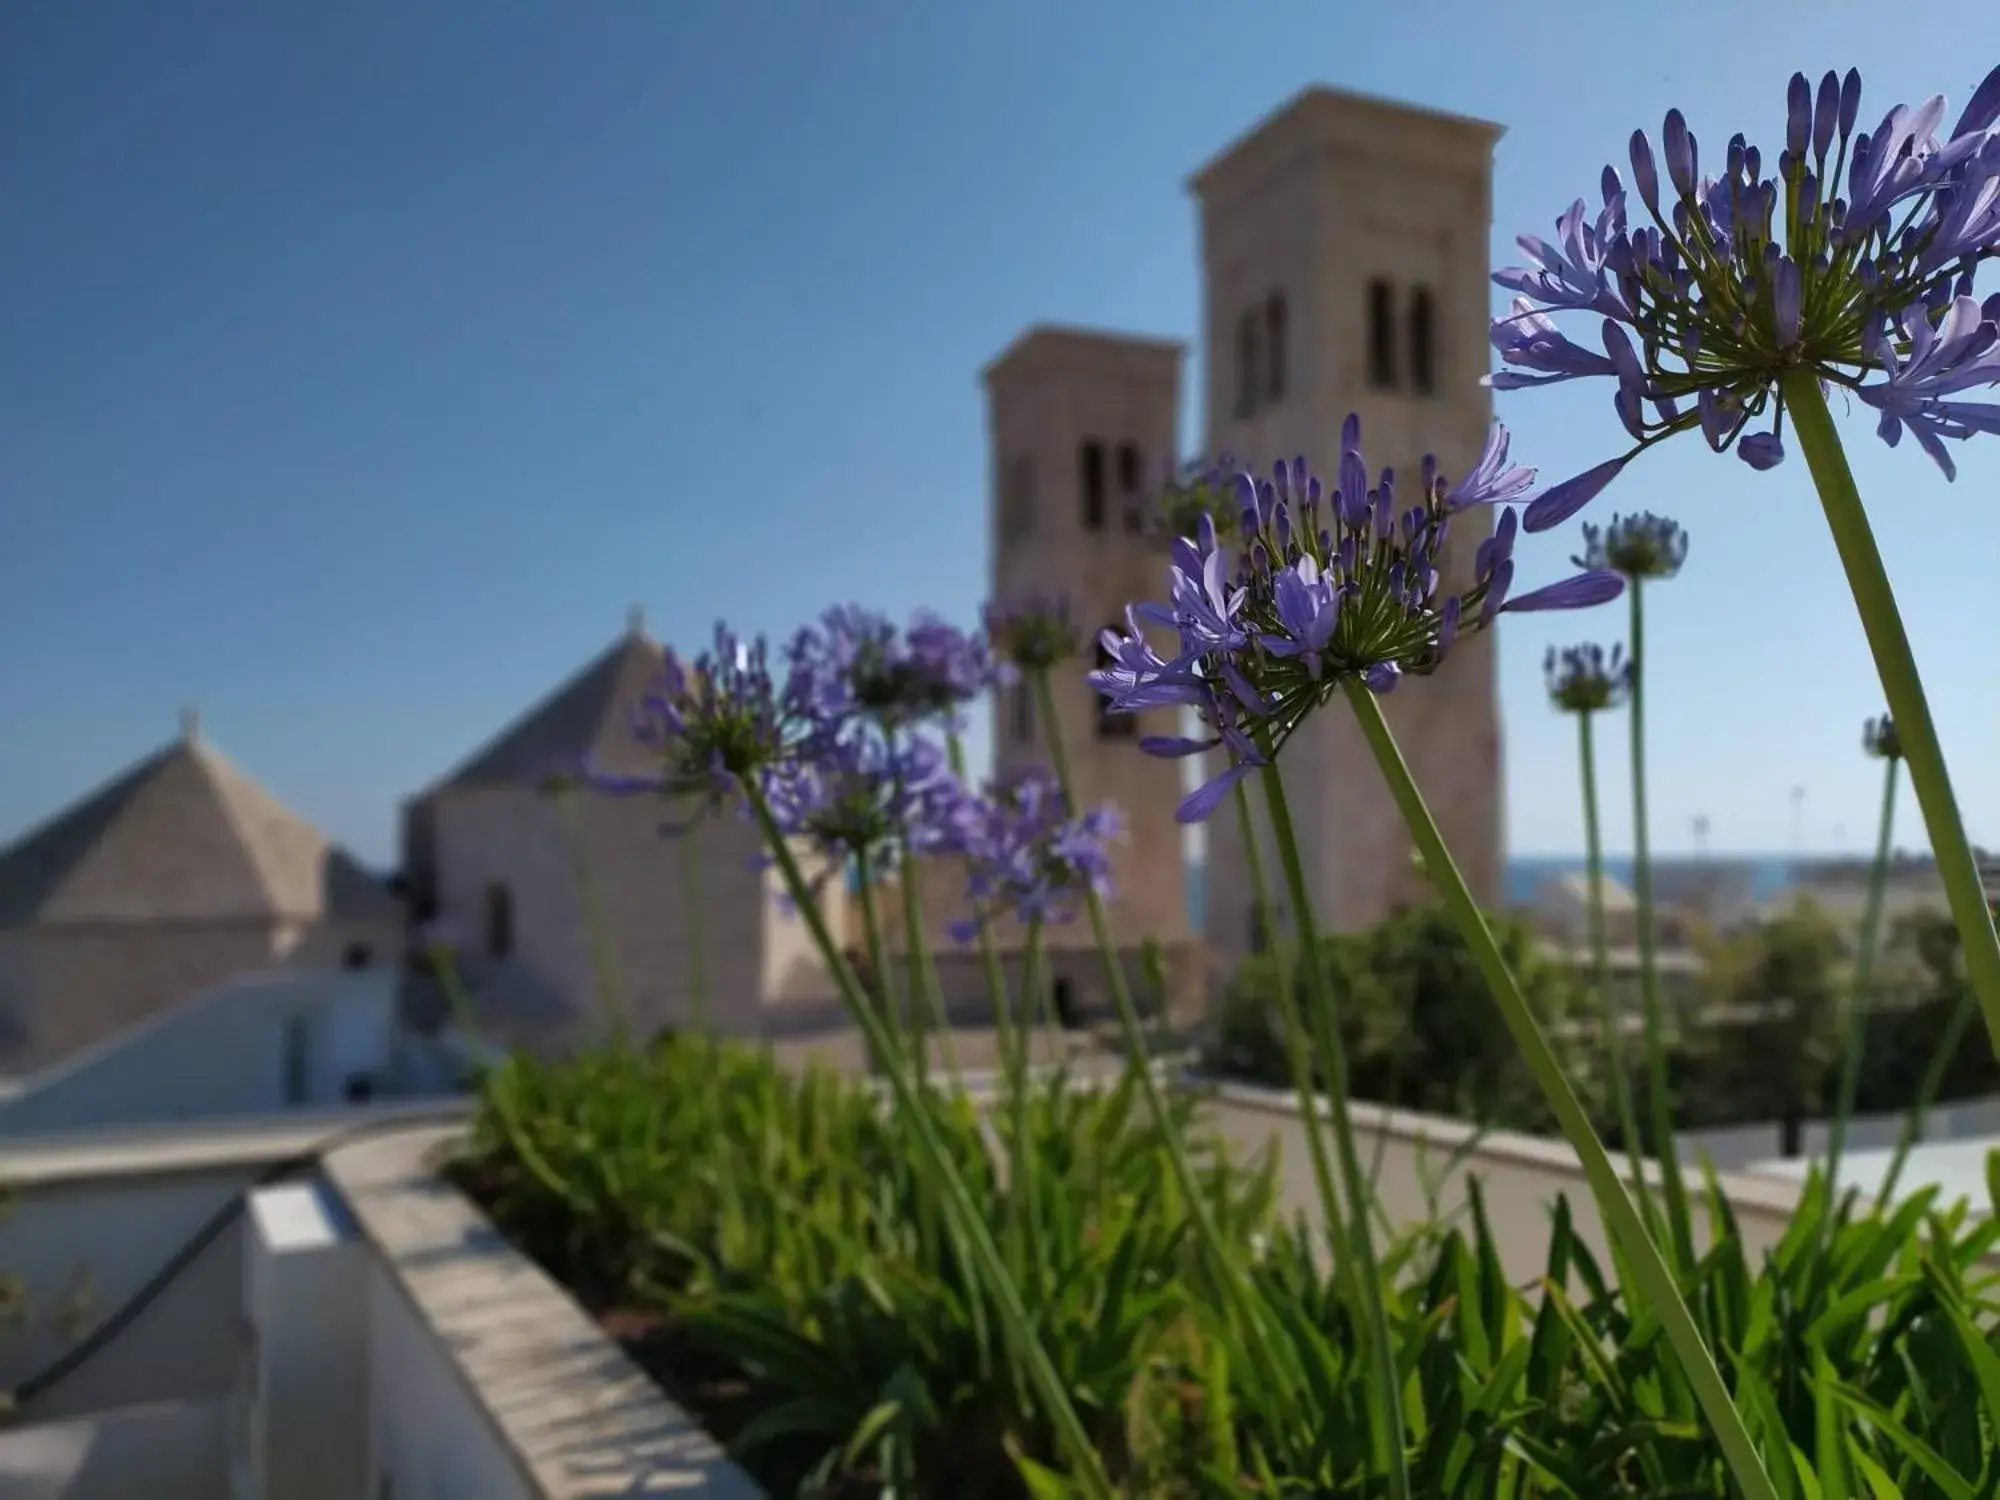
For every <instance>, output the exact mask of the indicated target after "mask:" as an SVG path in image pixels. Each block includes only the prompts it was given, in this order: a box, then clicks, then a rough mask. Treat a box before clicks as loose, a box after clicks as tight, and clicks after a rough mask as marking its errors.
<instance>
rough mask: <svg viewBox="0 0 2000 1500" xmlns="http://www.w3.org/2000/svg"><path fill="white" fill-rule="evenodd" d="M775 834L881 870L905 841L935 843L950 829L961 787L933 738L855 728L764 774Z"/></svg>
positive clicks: (914, 845) (915, 847) (916, 845)
mask: <svg viewBox="0 0 2000 1500" xmlns="http://www.w3.org/2000/svg"><path fill="white" fill-rule="evenodd" d="M763 787H764V796H765V799H766V801H767V802H768V803H769V805H770V808H771V816H772V819H773V821H774V822H776V824H777V825H778V831H779V832H780V833H782V834H784V835H785V837H787V838H790V839H800V840H803V841H805V842H806V843H809V844H810V845H812V846H813V848H814V849H815V850H816V851H817V852H819V853H821V854H823V855H826V856H827V857H829V858H831V859H835V860H839V861H842V862H845V861H847V860H849V859H866V860H869V861H870V862H871V863H873V864H874V865H875V866H876V867H877V868H882V867H884V866H885V865H886V864H887V862H888V860H889V858H890V856H891V855H892V854H893V853H895V852H897V851H899V850H900V849H902V848H903V847H904V846H905V845H906V844H907V846H908V847H909V848H910V849H911V850H912V851H913V852H918V853H921V852H924V851H926V850H928V849H930V848H933V847H935V846H936V845H937V844H938V842H939V841H940V840H941V839H943V838H944V837H945V836H946V834H947V822H948V819H949V817H950V815H951V812H952V810H953V809H954V808H955V806H956V800H957V799H956V792H957V784H956V782H955V781H954V780H953V779H952V777H951V775H950V773H949V772H948V771H946V769H945V757H944V753H943V751H942V750H941V749H939V747H938V745H937V744H936V742H935V741H932V740H930V739H927V738H924V737H922V736H918V735H904V736H901V737H898V738H893V739H892V738H888V737H884V736H881V735H876V734H869V733H861V732H850V733H848V734H846V735H843V736H842V737H840V738H839V739H837V740H833V741H830V742H820V743H816V744H815V745H814V746H813V747H812V751H811V753H810V754H806V755H801V756H799V757H798V758H796V759H794V760H792V761H790V762H788V763H786V764H784V765H781V766H776V767H773V768H771V769H770V770H768V771H766V772H765V773H764V782H763Z"/></svg>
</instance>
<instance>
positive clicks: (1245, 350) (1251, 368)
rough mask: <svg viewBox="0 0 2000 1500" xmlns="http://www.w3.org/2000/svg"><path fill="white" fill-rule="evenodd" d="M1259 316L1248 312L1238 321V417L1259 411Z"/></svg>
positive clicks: (1251, 414)
mask: <svg viewBox="0 0 2000 1500" xmlns="http://www.w3.org/2000/svg"><path fill="white" fill-rule="evenodd" d="M1257 373H1258V372H1257V314H1256V313H1254V312H1247V313H1245V314H1243V316H1242V317H1240V318H1238V319H1237V320H1236V415H1237V416H1239V417H1248V416H1253V415H1255V413H1256V411H1257Z"/></svg>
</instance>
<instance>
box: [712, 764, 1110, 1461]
mask: <svg viewBox="0 0 2000 1500" xmlns="http://www.w3.org/2000/svg"><path fill="white" fill-rule="evenodd" d="M744 795H745V796H746V797H747V799H748V801H749V804H750V811H751V814H752V816H753V817H755V819H756V821H757V826H758V829H759V831H760V832H761V833H762V834H763V836H764V842H765V844H766V845H767V846H768V847H769V849H770V851H771V855H772V858H773V859H775V860H776V861H777V865H778V871H779V874H780V875H781V876H782V877H783V879H784V882H785V890H786V893H787V894H788V895H789V896H790V897H791V898H792V901H793V902H794V904H796V905H797V907H798V909H799V915H800V916H801V917H802V918H803V919H804V921H805V923H806V927H807V929H808V930H809V931H810V933H811V934H812V939H813V942H814V943H815V944H817V945H818V947H819V951H820V955H821V956H822V957H823V958H824V959H825V961H826V964H827V967H828V968H829V969H830V970H831V971H832V973H833V977H834V983H835V985H836V986H837V987H838V989H839V991H840V996H841V999H842V1000H843V1001H845V1002H846V1004H847V1008H848V1011H849V1012H850V1013H851V1014H852V1016H853V1017H854V1021H855V1024H856V1025H858V1026H859V1027H860V1028H861V1030H862V1033H863V1034H864V1035H865V1036H866V1037H867V1039H868V1041H869V1043H870V1045H872V1046H873V1047H874V1048H875V1049H876V1050H877V1051H878V1052H879V1053H880V1054H881V1055H882V1056H884V1057H890V1058H894V1059H895V1060H894V1061H893V1062H892V1063H891V1065H890V1067H889V1069H888V1073H887V1077H888V1081H889V1089H890V1092H891V1094H892V1095H893V1096H894V1098H895V1102H896V1108H897V1111H898V1112H899V1114H900V1115H901V1116H902V1117H903V1118H904V1119H906V1120H908V1121H910V1123H911V1126H912V1129H913V1131H914V1133H915V1135H916V1137H917V1144H918V1147H919V1154H920V1158H921V1163H922V1166H923V1168H924V1170H925V1172H926V1174H927V1175H928V1176H929V1178H930V1179H931V1182H932V1184H933V1188H934V1190H935V1191H936V1192H937V1193H938V1195H939V1196H940V1197H941V1198H942V1199H943V1200H944V1205H945V1208H946V1210H947V1212H948V1213H949V1214H950V1216H951V1218H952V1219H953V1220H954V1221H955V1227H956V1228H957V1230H958V1232H959V1234H960V1236H961V1237H962V1238H963V1240H964V1241H965V1243H966V1245H967V1246H968V1248H969V1250H970V1253H971V1259H972V1260H973V1261H974V1263H975V1265H976V1268H977V1270H978V1272H979V1274H980V1277H981V1279H982V1280H983V1281H984V1282H985V1283H986V1285H985V1288H984V1289H985V1291H986V1292H987V1293H988V1294H989V1295H990V1296H991V1297H992V1298H993V1300H994V1302H995V1304H996V1305H997V1306H998V1308H999V1310H1000V1317H1001V1320H1002V1322H1003V1323H1004V1324H1005V1325H1006V1328H1007V1334H1008V1338H1009V1340H1010V1342H1011V1343H1012V1344H1013V1346H1014V1357H1015V1358H1016V1359H1018V1360H1020V1361H1021V1363H1022V1364H1023V1365H1024V1366H1025V1367H1026V1368H1027V1373H1028V1379H1029V1381H1030V1383H1031V1384H1032V1385H1033V1386H1034V1388H1035V1390H1036V1393H1037V1394H1038V1395H1039V1396H1040V1397H1041V1399H1042V1402H1043V1405H1044V1406H1045V1407H1046V1409H1047V1413H1048V1418H1049V1421H1050V1423H1051V1425H1053V1426H1054V1428H1055V1430H1056V1434H1057V1436H1058V1438H1059V1439H1060V1441H1061V1442H1062V1445H1063V1447H1064V1449H1065V1450H1067V1453H1068V1456H1069V1460H1070V1462H1071V1463H1072V1464H1073V1465H1074V1466H1075V1469H1076V1477H1077V1479H1078V1481H1079V1482H1080V1484H1081V1486H1082V1488H1083V1489H1084V1491H1085V1492H1086V1493H1087V1494H1089V1495H1091V1496H1093V1497H1095V1500H1117V1496H1116V1491H1115V1490H1114V1489H1113V1488H1112V1485H1111V1480H1110V1478H1109V1477H1108V1476H1107V1475H1106V1474H1105V1472H1104V1464H1103V1460H1102V1459H1101V1458H1100V1457H1099V1455H1098V1452H1097V1448H1096V1445H1095V1444H1093V1443H1092V1442H1091V1440H1090V1435H1089V1433H1088V1432H1087V1431H1086V1430H1085V1428H1084V1425H1083V1421H1082V1419H1081V1418H1080V1417H1078V1415H1077V1412H1076V1406H1075V1404H1074V1403H1073V1402H1072V1401H1071V1400H1070V1398H1069V1391H1068V1388H1067V1387H1066V1386H1065V1385H1064V1382H1063V1378H1062V1375H1061V1374H1060V1372H1058V1371H1057V1369H1056V1367H1055V1364H1054V1362H1053V1361H1052V1360H1051V1359H1050V1358H1049V1354H1048V1350H1047V1349H1046V1348H1044V1347H1043V1345H1042V1341H1041V1338H1040V1336H1039V1335H1038V1334H1037V1333H1036V1332H1035V1326H1034V1322H1033V1320H1032V1319H1031V1318H1030V1317H1029V1314H1028V1310H1027V1308H1026V1306H1025V1305H1024V1304H1023V1303H1022V1301H1021V1293H1020V1288H1019V1287H1017V1286H1016V1285H1015V1284H1014V1279H1013V1277H1012V1276H1011V1275H1009V1274H1008V1271H1007V1265H1006V1262H1005V1260H1004V1259H1002V1257H1001V1254H1000V1247H999V1245H998V1244H996V1243H995V1241H994V1239H993V1232H992V1230H991V1229H990V1228H989V1227H988V1226H987V1223H986V1219H985V1216H984V1215H983V1214H982V1213H981V1211H980V1208H979V1205H978V1203H977V1202H976V1201H975V1200H974V1199H973V1196H972V1193H971V1190H970V1189H968V1188H967V1187H966V1185H965V1179H964V1178H962V1177H961V1176H959V1173H958V1168H957V1167H956V1165H954V1164H953V1162H952V1160H951V1155H950V1153H949V1152H947V1151H946V1150H945V1147H944V1142H943V1140H942V1138H941V1137H940V1136H939V1135H938V1131H937V1122H936V1121H935V1120H934V1119H933V1118H932V1115H931V1107H932V1105H931V1096H930V1095H928V1094H927V1092H926V1091H925V1090H924V1089H923V1088H922V1087H921V1085H920V1084H919V1083H918V1082H916V1081H915V1080H914V1079H912V1078H911V1076H910V1074H909V1072H908V1071H907V1069H906V1068H905V1067H904V1065H903V1063H902V1060H901V1058H900V1057H899V1056H898V1055H897V1054H896V1053H895V1052H894V1051H893V1050H892V1044H891V1042H890V1039H889V1035H888V1032H887V1031H886V1029H885V1028H884V1026H883V1023H882V1020H881V1018H880V1016H879V1015H877V1013H876V1010H875V1007H874V1006H873V1005H872V1004H871V1003H870V1002H869V1000H868V997H867V996H866V995H864V994H863V993H862V992H861V987H860V985H859V984H858V983H857V982H856V980H855V977H854V970H853V969H852V968H851V967H850V966H849V965H848V962H847V959H846V956H845V955H843V954H842V953H841V951H840V949H839V948H838V947H837V946H836V945H835V943H834V941H833V936H832V934H831V933H829V932H828V931H827V927H826V919H825V917H824V916H823V915H822V914H821V913H820V909H819V903H818V902H817V901H815V900H814V899H813V894H812V891H811V890H810V888H809V887H808V886H807V884H806V879H805V876H804V874H803V873H802V872H801V871H800V869H799V863H798V859H797V858H796V856H794V855H793V853H792V850H791V846H790V845H789V844H788V843H787V842H786V841H785V837H784V835H783V834H782V833H781V832H779V829H778V824H777V820H776V819H775V818H774V817H773V816H772V814H771V807H770V804H769V803H768V802H766V801H765V800H764V794H763V792H762V791H761V790H760V789H759V788H758V786H757V783H756V779H755V778H754V777H750V778H746V779H745V783H744Z"/></svg>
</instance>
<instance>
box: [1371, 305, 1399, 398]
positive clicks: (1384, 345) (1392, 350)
mask: <svg viewBox="0 0 2000 1500" xmlns="http://www.w3.org/2000/svg"><path fill="white" fill-rule="evenodd" d="M1368 382H1369V384H1370V385H1374V386H1377V387H1379V388H1381V389H1382V390H1391V389H1393V388H1394V387H1395V384H1396V289H1395V288H1394V287H1392V286H1390V285H1389V283H1388V282H1386V281H1382V280H1375V281H1371V282H1369V283H1368Z"/></svg>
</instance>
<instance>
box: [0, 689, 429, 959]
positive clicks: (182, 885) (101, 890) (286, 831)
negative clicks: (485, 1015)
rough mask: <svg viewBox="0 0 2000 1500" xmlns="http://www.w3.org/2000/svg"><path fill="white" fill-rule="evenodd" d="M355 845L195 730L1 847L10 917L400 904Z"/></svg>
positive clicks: (279, 916) (369, 908) (374, 913)
mask: <svg viewBox="0 0 2000 1500" xmlns="http://www.w3.org/2000/svg"><path fill="white" fill-rule="evenodd" d="M399 910H400V906H399V904H398V903H397V901H396V899H395V897H394V896H392V895H391V894H390V893H389V892H388V890H387V889H386V888H385V887H384V886H383V885H382V884H381V883H380V882H379V881H377V880H376V879H375V878H374V877H373V876H372V875H370V874H369V873H368V872H367V871H366V870H365V869H363V868H362V867H361V865H360V863H359V862H357V861H356V860H355V859H354V858H353V857H352V856H351V855H349V854H348V853H347V852H346V851H345V850H343V849H341V848H339V847H338V846H336V845H334V844H331V843H329V842H328V841H327V839H326V837H325V835H323V834H322V833H320V831H319V830H318V829H316V828H314V827H313V826H312V825H311V824H310V823H308V822H306V821H305V820H304V819H303V818H301V817H300V816H299V815H298V814H297V813H295V812H293V811H292V810H291V809H290V808H288V807H286V806H285V805H284V804H283V803H282V802H280V801H278V799H277V798H275V797H273V796H272V795H271V794H270V793H269V792H267V791H265V790H264V788H263V787H261V786H259V785H258V784H257V783H256V782H255V781H252V780H251V779H250V778H249V777H248V776H246V775H244V774H243V772H242V771H240V770H238V769H237V768H236V767H235V766H234V765H232V764H231V763H230V762H229V761H228V760H227V759H226V758H225V757H224V756H223V755H222V754H221V753H220V752H219V751H217V750H216V749H215V748H214V747H213V746H212V745H209V744H208V743H206V742H205V741H204V740H203V739H202V738H201V737H200V735H199V734H198V733H196V732H195V730H194V727H193V724H192V722H190V724H189V725H188V728H187V731H186V732H185V733H183V735H182V736H181V738H180V739H179V740H177V741H175V742H174V743H173V744H171V745H168V746H167V747H166V748H164V749H162V750H159V751H156V752H155V753H154V754H152V755H150V756H148V757H147V758H146V759H144V760H142V761H140V762H139V764H138V765H136V766H134V767H132V768H131V769H130V770H128V771H126V772H125V773H124V774H123V775H121V776H119V777H117V778H116V779H114V780H113V781H111V782H110V783H109V784H107V785H105V786H103V787H101V788H99V789H98V790H97V791H95V792H92V793H91V794H89V795H88V796H86V797H84V798H83V799H82V800H81V801H79V802H77V803H76V804H75V805H73V806H72V807H70V808H69V809H68V810H67V811H66V812H63V813H60V814H58V815H57V816H56V817H55V818H53V819H52V820H50V821H49V822H47V823H44V824H42V825H41V827H39V828H36V829H33V830H31V831H30V832H29V833H28V834H26V835H25V836H24V837H23V838H21V839H20V840H19V841H18V842H16V843H15V844H13V845H11V846H10V847H8V848H6V849H3V850H0V927H18V926H27V925H30V924H48V923H65V922H214V921H243V920H251V921H271V920H318V919H321V918H325V917H359V918H367V917H390V918H393V917H394V916H395V915H396V914H397V913H398V912H399Z"/></svg>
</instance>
